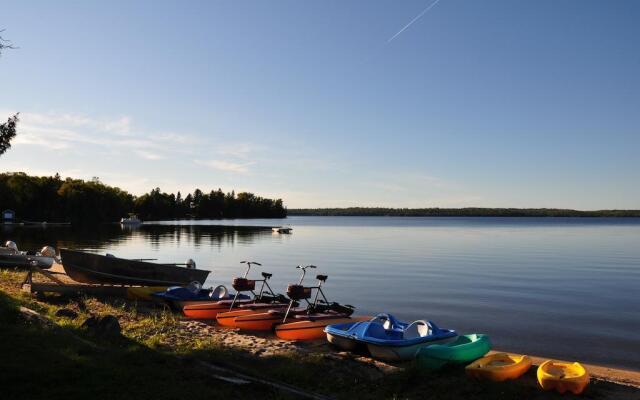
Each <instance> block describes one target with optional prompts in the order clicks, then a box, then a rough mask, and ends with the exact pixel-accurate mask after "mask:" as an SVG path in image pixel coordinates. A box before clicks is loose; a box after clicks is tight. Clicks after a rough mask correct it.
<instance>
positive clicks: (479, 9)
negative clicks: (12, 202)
mask: <svg viewBox="0 0 640 400" xmlns="http://www.w3.org/2000/svg"><path fill="white" fill-rule="evenodd" d="M639 18H640V2H638V1H635V0H628V1H625V0H618V1H612V2H604V1H590V0H537V1H524V0H504V1H498V0H495V1H493V0H486V1H475V0H473V1H472V0H468V1H463V0H439V1H434V0H426V1H417V0H406V1H382V0H380V1H344V0H336V1H315V2H311V1H298V0H295V1H284V0H282V1H280V0H279V1H186V2H178V1H174V2H168V1H108V2H107V1H101V2H98V1H56V2H51V1H7V2H3V5H2V7H1V11H0V29H5V31H4V32H3V33H2V34H1V35H2V36H3V37H4V38H6V39H10V40H11V41H12V42H13V44H14V45H15V46H17V47H19V48H18V49H15V50H7V51H5V52H4V53H3V54H2V56H1V57H0V119H2V120H4V119H5V118H8V117H9V116H10V115H11V113H13V112H17V111H20V113H21V114H20V115H21V122H20V124H19V130H18V136H17V137H16V139H15V140H14V142H13V147H12V149H10V150H9V151H8V152H7V153H5V154H4V155H3V156H2V157H0V171H24V172H27V173H30V174H37V175H53V174H55V173H56V172H58V173H60V175H62V176H71V177H75V178H83V179H91V178H92V177H94V176H97V177H99V178H100V180H101V181H103V182H105V183H107V184H109V185H113V186H118V187H121V188H123V189H126V190H128V191H130V192H132V193H134V194H142V193H145V192H148V191H149V190H151V189H153V188H155V187H160V188H161V189H162V190H163V191H166V192H176V191H178V190H180V191H182V193H183V194H184V193H186V192H189V191H193V189H195V188H196V187H197V188H200V189H201V190H204V191H209V190H211V189H217V188H222V189H223V190H225V191H231V190H236V191H250V192H253V193H256V194H258V195H261V196H266V197H276V198H282V199H283V200H284V202H285V205H287V206H288V207H289V208H297V207H347V206H386V207H467V206H481V207H559V208H574V209H604V208H627V209H629V208H634V209H638V208H640V185H639V184H638V183H639V182H640V155H639V154H638V153H639V152H640V24H638V23H637V21H638V20H639Z"/></svg>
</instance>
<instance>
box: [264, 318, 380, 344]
mask: <svg viewBox="0 0 640 400" xmlns="http://www.w3.org/2000/svg"><path fill="white" fill-rule="evenodd" d="M370 319H371V317H343V316H339V317H336V316H332V315H328V316H322V317H309V319H308V320H303V321H300V320H299V319H298V318H296V322H290V323H286V324H279V325H277V326H276V328H275V331H276V336H278V337H279V338H280V339H283V340H320V339H324V338H325V337H326V334H325V333H324V329H325V328H326V327H327V326H328V325H332V324H342V323H345V322H357V321H368V320H370Z"/></svg>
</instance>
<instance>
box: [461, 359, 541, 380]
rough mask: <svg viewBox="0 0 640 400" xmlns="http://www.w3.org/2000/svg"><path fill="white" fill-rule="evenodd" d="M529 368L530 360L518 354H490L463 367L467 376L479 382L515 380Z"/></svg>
mask: <svg viewBox="0 0 640 400" xmlns="http://www.w3.org/2000/svg"><path fill="white" fill-rule="evenodd" d="M530 367H531V358H530V357H529V356H525V355H520V354H508V353H496V354H491V355H488V356H485V357H482V358H480V359H477V360H476V361H474V362H472V363H471V364H469V365H467V366H466V367H465V372H466V374H467V376H469V377H470V378H474V379H479V380H482V379H484V380H490V381H494V382H502V381H506V380H509V379H517V378H519V377H521V376H522V375H524V373H526V372H527V371H528V370H529V368H530Z"/></svg>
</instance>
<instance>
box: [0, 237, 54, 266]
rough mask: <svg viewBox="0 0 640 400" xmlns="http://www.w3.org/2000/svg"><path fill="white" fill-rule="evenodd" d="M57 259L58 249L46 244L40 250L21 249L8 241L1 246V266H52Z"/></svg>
mask: <svg viewBox="0 0 640 400" xmlns="http://www.w3.org/2000/svg"><path fill="white" fill-rule="evenodd" d="M55 261H56V250H55V249H54V248H53V247H51V246H45V247H43V248H42V249H41V250H40V251H37V252H35V251H20V250H18V246H17V245H16V244H15V243H14V242H12V241H8V242H6V243H5V245H4V247H0V267H8V268H25V269H28V268H31V267H39V268H44V269H47V268H50V267H51V266H52V265H53V263H54V262H55Z"/></svg>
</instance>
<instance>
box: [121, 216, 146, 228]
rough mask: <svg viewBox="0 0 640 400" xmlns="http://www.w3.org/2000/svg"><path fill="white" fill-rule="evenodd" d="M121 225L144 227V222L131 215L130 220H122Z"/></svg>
mask: <svg viewBox="0 0 640 400" xmlns="http://www.w3.org/2000/svg"><path fill="white" fill-rule="evenodd" d="M120 223H121V224H122V225H128V226H137V225H142V221H141V220H140V219H138V216H137V215H135V214H130V215H129V217H128V218H121V219H120Z"/></svg>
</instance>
